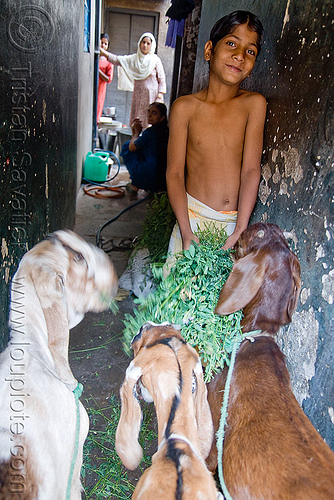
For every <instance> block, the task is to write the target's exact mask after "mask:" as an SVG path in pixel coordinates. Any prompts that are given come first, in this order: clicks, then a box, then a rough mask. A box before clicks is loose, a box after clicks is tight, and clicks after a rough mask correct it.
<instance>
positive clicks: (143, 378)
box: [116, 323, 217, 500]
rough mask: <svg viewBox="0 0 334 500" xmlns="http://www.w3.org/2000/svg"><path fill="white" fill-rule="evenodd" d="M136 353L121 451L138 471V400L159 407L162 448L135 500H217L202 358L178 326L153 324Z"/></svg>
mask: <svg viewBox="0 0 334 500" xmlns="http://www.w3.org/2000/svg"><path fill="white" fill-rule="evenodd" d="M132 348H133V352H134V356H135V357H134V359H133V361H131V363H130V365H129V367H128V368H127V370H126V376H125V380H124V383H123V385H122V387H121V400H122V411H121V417H120V421H119V423H118V427H117V431H116V451H117V453H118V455H119V457H120V458H121V460H122V462H123V463H124V465H125V466H126V467H127V468H129V469H135V468H136V467H137V466H138V464H139V462H140V460H141V457H142V449H141V446H140V445H139V443H138V434H139V430H140V425H141V409H140V404H139V401H138V397H142V398H143V399H145V400H146V401H148V402H152V401H153V402H154V406H155V409H156V413H157V419H158V444H159V446H158V451H157V452H156V453H155V454H154V455H153V457H152V465H151V467H149V468H148V469H147V470H146V471H145V472H144V474H143V476H142V477H141V478H140V480H139V482H138V484H137V487H136V489H135V492H134V494H133V497H132V498H133V499H145V500H156V499H158V498H163V499H164V500H175V499H176V498H178V499H180V500H181V499H182V500H194V499H196V498H201V499H202V500H216V498H217V489H216V485H215V482H214V480H213V478H212V476H211V474H210V472H209V471H208V469H207V467H206V466H205V463H204V459H205V458H206V457H207V455H208V453H209V450H210V447H211V443H212V440H213V427H212V419H211V414H210V408H209V405H208V401H207V389H206V386H205V384H204V380H203V372H202V365H201V362H200V360H199V357H198V354H197V352H196V351H195V349H193V348H192V347H191V346H190V345H189V344H187V343H186V342H185V340H184V339H183V337H182V336H181V334H180V332H179V331H178V330H177V329H175V328H174V327H173V326H172V325H166V324H162V325H153V324H150V323H147V324H145V325H144V326H143V327H142V328H141V329H140V331H139V333H138V335H137V336H136V337H135V338H134V340H133V342H132Z"/></svg>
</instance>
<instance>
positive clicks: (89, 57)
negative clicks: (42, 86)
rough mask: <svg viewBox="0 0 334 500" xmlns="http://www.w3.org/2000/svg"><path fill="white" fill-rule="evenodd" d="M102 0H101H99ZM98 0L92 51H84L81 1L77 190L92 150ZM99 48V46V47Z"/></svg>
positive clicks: (93, 27) (92, 9) (93, 1)
mask: <svg viewBox="0 0 334 500" xmlns="http://www.w3.org/2000/svg"><path fill="white" fill-rule="evenodd" d="M97 1H100V0H97ZM95 11H96V0H91V37H90V38H91V40H90V51H89V52H84V50H83V47H84V30H83V28H82V27H83V24H84V9H83V2H80V8H79V12H78V14H79V16H80V24H79V26H80V27H81V28H80V29H79V30H77V31H78V35H77V36H78V38H79V43H78V52H77V54H78V109H77V123H78V126H77V190H78V189H79V187H80V184H81V178H82V169H83V165H84V162H85V158H86V155H87V153H88V152H89V151H91V150H92V140H93V136H92V129H93V104H94V103H93V96H94V49H95V45H94V43H95ZM97 48H99V47H97Z"/></svg>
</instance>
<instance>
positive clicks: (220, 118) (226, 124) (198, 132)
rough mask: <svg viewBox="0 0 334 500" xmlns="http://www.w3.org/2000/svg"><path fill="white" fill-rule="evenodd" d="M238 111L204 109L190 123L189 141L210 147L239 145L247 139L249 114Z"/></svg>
mask: <svg viewBox="0 0 334 500" xmlns="http://www.w3.org/2000/svg"><path fill="white" fill-rule="evenodd" d="M204 111H206V112H204ZM236 111H237V110H236V109H230V110H224V109H218V110H214V111H212V110H210V109H209V110H208V109H207V110H205V109H203V110H202V112H201V110H200V109H199V110H198V112H196V113H195V115H194V116H193V117H192V119H191V120H190V121H189V129H188V132H189V136H188V138H189V140H190V141H191V142H192V143H194V144H198V145H199V146H203V145H204V146H208V147H210V146H212V145H213V144H215V145H217V146H220V147H224V146H227V145H229V147H233V145H236V144H239V143H240V142H242V141H243V139H244V137H245V130H246V126H247V117H248V114H247V113H246V112H240V111H238V112H236Z"/></svg>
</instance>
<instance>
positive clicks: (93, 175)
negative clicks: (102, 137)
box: [83, 151, 109, 182]
mask: <svg viewBox="0 0 334 500" xmlns="http://www.w3.org/2000/svg"><path fill="white" fill-rule="evenodd" d="M108 160H109V153H105V152H103V151H100V152H97V153H92V152H91V151H90V152H89V153H87V156H86V159H85V164H84V169H83V177H84V178H85V179H87V180H89V181H94V182H105V181H106V180H107V178H108V169H109V164H108Z"/></svg>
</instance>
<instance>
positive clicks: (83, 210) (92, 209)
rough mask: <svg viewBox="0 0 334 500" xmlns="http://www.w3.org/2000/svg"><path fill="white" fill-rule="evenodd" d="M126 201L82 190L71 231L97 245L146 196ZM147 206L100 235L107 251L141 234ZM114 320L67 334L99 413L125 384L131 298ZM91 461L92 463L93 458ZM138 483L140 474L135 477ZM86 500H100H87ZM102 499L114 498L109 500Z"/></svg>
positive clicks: (93, 318)
mask: <svg viewBox="0 0 334 500" xmlns="http://www.w3.org/2000/svg"><path fill="white" fill-rule="evenodd" d="M127 182H129V176H128V173H127V171H126V169H125V167H121V170H120V173H119V175H117V177H116V178H115V179H114V181H111V183H110V184H111V185H113V186H125V184H126V183H127ZM124 191H125V195H124V196H123V197H122V198H118V199H103V198H95V197H92V196H89V195H87V194H85V193H84V191H83V186H81V189H80V192H79V193H78V198H77V211H76V222H75V227H74V231H75V232H76V233H78V234H79V235H80V236H82V237H83V238H84V239H85V240H86V241H90V242H91V243H93V244H96V235H97V233H98V231H99V229H100V228H101V226H102V225H103V224H105V223H106V222H107V221H109V220H110V219H112V218H113V217H115V216H116V215H117V214H119V213H120V212H121V211H122V210H124V209H126V208H127V207H129V206H130V205H131V204H133V203H134V202H136V201H138V200H139V199H143V198H145V196H146V195H147V193H145V192H144V191H140V192H139V193H138V194H135V195H134V194H131V193H129V192H128V191H127V190H126V189H125V190H124ZM147 203H148V200H144V201H143V202H142V203H140V204H138V205H136V206H135V207H133V208H131V209H129V210H127V211H126V212H125V213H124V214H123V215H121V216H120V217H119V218H118V219H117V220H116V221H114V222H112V223H111V224H109V225H108V226H107V227H106V228H105V229H103V230H102V231H101V232H100V236H101V238H102V242H103V246H104V247H105V249H106V250H110V248H112V247H115V246H116V247H118V246H120V244H122V242H125V243H127V242H128V241H131V240H133V239H134V238H135V237H136V236H138V235H139V234H140V232H141V227H142V226H141V224H142V221H143V220H144V218H145V215H146V205H147ZM108 254H109V255H110V258H111V260H112V261H113V263H114V265H115V267H116V271H117V273H118V276H120V275H121V274H122V272H123V271H124V270H125V268H126V265H127V262H128V257H129V251H126V250H124V249H123V250H120V249H117V248H114V249H112V250H111V251H110V252H109V251H108ZM118 305H119V310H118V312H117V313H116V314H114V313H113V312H111V311H110V310H108V311H105V312H103V313H100V314H93V313H89V314H87V315H86V316H85V318H84V319H83V321H82V322H81V323H80V324H79V325H78V326H76V327H75V328H74V329H73V330H72V331H71V334H70V364H71V368H72V370H73V373H74V375H75V377H76V378H77V379H78V380H79V381H80V382H81V383H82V384H83V386H84V392H83V395H82V397H81V401H82V403H83V404H84V405H85V407H86V408H87V405H88V403H87V401H88V400H90V401H94V405H97V406H98V407H100V408H103V407H105V406H108V405H109V400H110V396H111V394H115V395H116V396H117V397H119V388H120V385H121V383H122V382H123V379H124V374H125V370H126V368H127V366H128V364H129V362H130V358H129V357H127V356H126V355H125V353H124V351H123V348H122V343H121V338H122V330H123V328H124V325H123V322H122V319H123V318H124V314H125V313H129V312H130V313H131V311H132V310H133V305H134V303H133V298H132V297H131V296H130V297H129V296H128V297H126V298H125V299H123V300H121V301H119V302H118ZM92 459H93V460H94V457H92ZM136 475H137V476H138V477H139V476H140V475H141V472H140V471H139V472H138V473H134V476H133V477H134V480H136V479H137V478H136ZM96 479H97V478H94V477H87V476H86V478H85V479H84V485H85V488H91V487H92V484H90V483H92V482H94V481H96ZM89 498H101V497H96V496H90V497H89ZM105 498H115V499H116V498H117V497H114V496H110V495H107V496H106V497H105Z"/></svg>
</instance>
